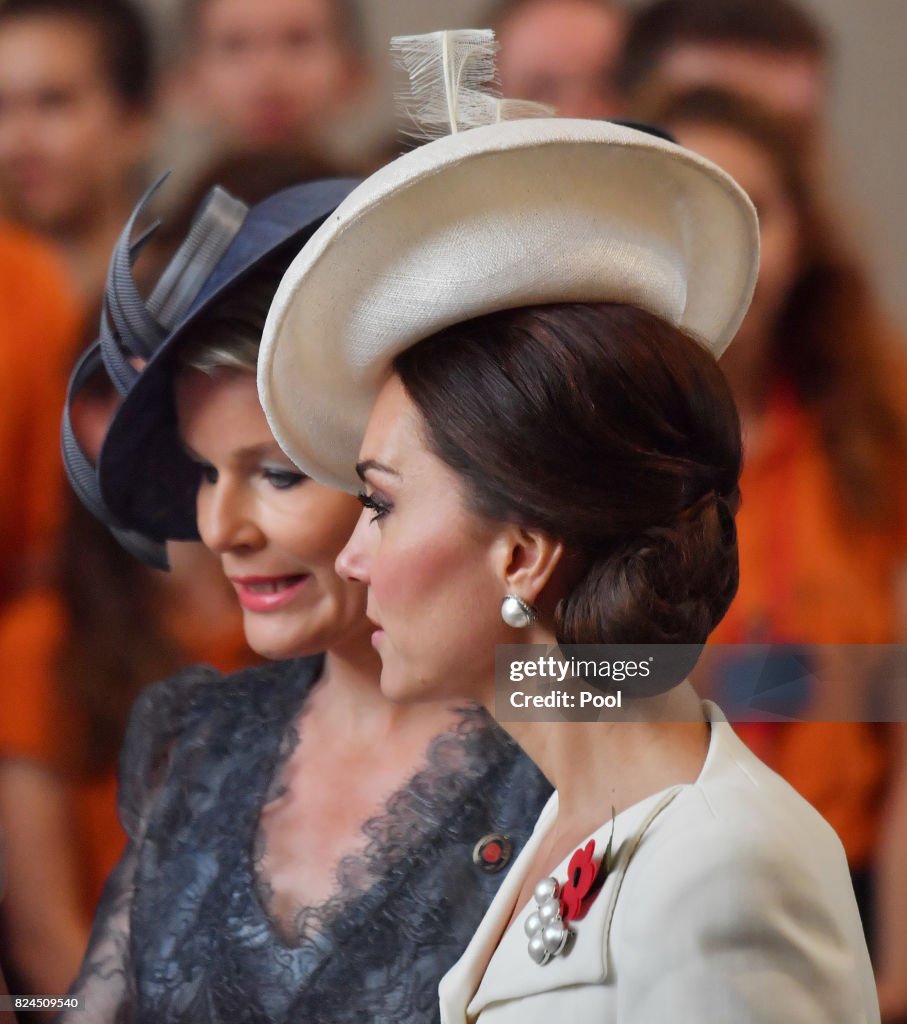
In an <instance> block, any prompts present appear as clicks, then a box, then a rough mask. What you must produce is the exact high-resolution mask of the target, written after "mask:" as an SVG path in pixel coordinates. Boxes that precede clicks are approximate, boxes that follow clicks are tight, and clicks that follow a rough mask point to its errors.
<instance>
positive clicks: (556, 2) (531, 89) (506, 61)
mask: <svg viewBox="0 0 907 1024" xmlns="http://www.w3.org/2000/svg"><path fill="white" fill-rule="evenodd" d="M486 20H488V22H489V23H490V24H491V25H492V26H493V27H494V29H495V34H496V36H497V38H498V41H499V42H500V43H501V51H500V53H499V54H498V69H499V72H500V79H501V86H502V90H503V93H504V95H505V96H519V97H520V98H521V99H526V100H533V101H534V102H537V103H545V104H548V105H549V106H551V107H553V108H554V111H555V113H556V114H557V115H558V116H560V117H588V118H606V117H613V116H614V115H615V114H616V113H617V112H618V111H619V109H620V99H619V97H618V95H617V93H616V91H615V83H614V75H615V70H616V65H617V61H618V56H619V53H620V48H621V45H622V43H623V37H624V26H625V21H626V18H625V15H624V12H623V10H622V8H621V7H620V6H619V4H617V3H615V2H612V0H503V2H502V3H499V4H498V5H497V7H495V8H493V9H492V10H491V11H490V12H489V18H488V19H486Z"/></svg>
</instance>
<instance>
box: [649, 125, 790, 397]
mask: <svg viewBox="0 0 907 1024" xmlns="http://www.w3.org/2000/svg"><path fill="white" fill-rule="evenodd" d="M668 127H669V128H670V130H671V131H672V132H673V133H674V134H675V135H676V137H677V140H678V142H680V144H681V145H683V146H686V147H687V148H689V149H692V150H694V151H695V152H697V153H701V154H702V155H703V156H704V157H707V158H708V159H709V160H712V161H714V162H715V163H716V164H718V166H719V167H721V168H723V169H724V170H725V171H727V172H728V174H730V175H731V176H732V177H733V178H735V179H736V180H737V181H738V182H739V184H740V185H741V186H742V188H743V189H744V190H745V191H746V192H747V194H748V195H749V197H750V199H752V201H753V204H754V205H755V207H756V210H757V212H758V214H759V236H760V243H761V250H760V257H759V279H758V281H757V283H756V291H755V294H754V295H753V301H752V304H751V306H750V308H749V311H748V312H747V314H746V318H745V319H744V321H743V324H742V326H741V328H740V330H739V331H738V333H737V336H736V338H735V340H734V343H733V345H731V346H730V347H729V348H728V350H727V352H726V353H725V354H724V355H723V356H722V358H721V366H722V369H723V370H724V371H725V373H727V375H728V379H729V380H730V381H731V384H732V385H733V384H736V383H737V382H741V381H746V380H747V379H749V378H751V377H752V376H754V375H760V374H761V373H762V372H763V371H764V370H765V368H766V364H767V361H768V360H769V359H770V356H771V345H772V339H773V336H774V331H775V325H776V323H777V320H778V316H779V314H780V312H781V310H782V307H783V306H784V304H785V302H786V300H787V297H788V295H789V294H790V291H791V288H792V287H793V285H794V283H795V281H796V279H797V275H798V274H799V271H800V265H801V249H800V242H799V237H800V214H799V212H798V210H797V206H796V204H795V202H794V199H793V198H792V197H791V195H790V194H789V191H788V189H787V187H786V184H785V181H784V178H783V175H782V172H781V169H780V168H779V166H778V164H777V162H776V160H775V159H774V158H773V156H772V154H771V153H770V152H769V151H768V150H767V149H766V148H764V147H763V146H760V145H759V144H758V143H757V142H756V141H755V140H754V139H752V138H751V137H749V136H748V135H746V134H744V133H743V132H741V131H737V130H735V129H734V128H731V127H730V126H727V125H718V124H711V123H700V122H694V121H691V122H686V123H684V122H681V123H678V124H669V125H668Z"/></svg>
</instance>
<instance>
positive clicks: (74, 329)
mask: <svg viewBox="0 0 907 1024" xmlns="http://www.w3.org/2000/svg"><path fill="white" fill-rule="evenodd" d="M81 319H82V311H81V307H80V305H79V302H78V300H77V298H76V296H75V294H74V289H73V287H72V283H71V281H70V280H69V277H68V275H67V273H66V269H65V267H64V265H63V263H62V261H61V260H60V258H59V255H58V254H57V253H56V252H54V251H53V249H52V248H51V247H49V246H48V245H47V244H46V243H45V242H44V241H43V240H41V239H40V238H38V237H36V236H34V235H32V234H31V233H30V232H28V231H26V230H24V229H22V228H19V227H17V226H14V225H11V224H0V608H2V607H3V606H4V605H5V604H6V603H7V602H8V601H9V600H10V599H11V598H12V597H13V596H14V595H15V594H16V593H17V592H18V591H19V590H21V589H22V588H24V587H26V586H27V585H28V584H29V582H33V581H34V579H35V578H36V577H37V575H38V574H39V573H40V571H41V569H42V566H43V565H44V564H45V563H46V560H47V556H48V551H49V549H50V548H51V547H52V546H53V542H54V536H55V530H56V528H57V526H58V523H59V520H60V506H61V499H62V495H63V493H64V492H63V479H62V473H61V467H60V455H59V440H58V439H59V433H60V427H59V422H60V409H61V407H62V404H63V396H64V395H65V393H66V376H67V373H68V370H69V366H70V364H71V362H72V358H73V354H74V353H75V351H76V348H77V346H78V343H79V338H80V333H81Z"/></svg>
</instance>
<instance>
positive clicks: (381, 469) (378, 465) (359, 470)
mask: <svg viewBox="0 0 907 1024" xmlns="http://www.w3.org/2000/svg"><path fill="white" fill-rule="evenodd" d="M370 469H374V470H375V471H377V472H378V473H387V474H388V475H389V476H396V477H399V476H400V474H399V473H398V472H397V470H396V469H392V468H391V467H390V466H385V465H384V463H383V462H377V461H376V460H375V459H366V460H365V462H358V463H356V474H357V475H358V477H359V479H360V480H361V481H362V482H363V483H365V474H366V473H367V472H368V471H369V470H370Z"/></svg>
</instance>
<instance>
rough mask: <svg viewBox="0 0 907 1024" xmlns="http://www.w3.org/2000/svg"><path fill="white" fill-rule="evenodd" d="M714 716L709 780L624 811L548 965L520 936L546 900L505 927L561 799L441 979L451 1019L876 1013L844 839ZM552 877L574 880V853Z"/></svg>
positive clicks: (486, 1023) (751, 1021) (777, 1021)
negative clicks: (581, 912) (607, 865)
mask: <svg viewBox="0 0 907 1024" xmlns="http://www.w3.org/2000/svg"><path fill="white" fill-rule="evenodd" d="M706 711H707V714H708V716H709V719H710V721H711V740H710V743H709V749H708V754H707V757H706V761H705V765H704V766H703V769H702V772H701V774H700V776H699V778H698V779H697V780H696V782H695V783H693V784H692V785H684V786H676V787H674V788H672V789H669V790H665V791H664V792H662V793H658V794H655V795H654V796H652V797H649V798H647V799H646V800H643V801H642V802H641V803H638V804H635V805H634V806H633V807H630V808H628V809H627V810H625V811H624V812H623V813H621V814H619V815H618V816H617V818H616V819H615V821H614V823H613V828H614V843H613V850H614V859H613V861H612V870H611V872H610V874H609V875H608V877H607V879H606V881H605V884H604V886H603V887H602V889H601V890H600V891H599V892H598V894H597V896H596V897H595V899H594V901H593V902H592V904H591V906H590V908H589V911H588V913H587V915H586V916H585V917H584V918H583V919H582V920H581V921H578V922H576V923H575V924H572V925H571V928H572V929H573V930H574V932H575V936H574V938H573V940H572V941H571V944H570V946H569V947H568V949H567V952H566V953H565V954H564V955H562V956H560V957H557V958H555V959H553V960H551V961H549V962H548V963H547V964H545V965H544V966H538V965H537V964H535V963H534V962H533V961H532V960H531V959H530V957H529V953H528V951H527V945H528V939H527V938H526V935H525V932H524V922H525V920H526V918H527V917H528V915H529V913H530V912H531V911H532V909H534V903H533V905H532V906H531V907H526V908H524V909H523V910H522V911H521V913H520V915H519V917H518V918H517V920H516V921H515V922H514V925H513V927H512V928H510V929H508V930H507V931H506V932H504V929H505V927H506V924H507V921H508V920H509V919H510V916H511V914H512V912H513V907H514V902H515V900H516V897H517V893H518V891H519V889H520V887H521V886H522V884H523V882H524V880H525V877H526V873H527V871H528V870H529V867H530V864H531V862H532V859H533V855H534V853H535V850H536V849H537V847H538V844H539V843H540V841H541V840H542V838H543V837H544V835H545V834H546V832H547V830H548V829H549V828H550V827H551V825H552V823H553V821H554V819H555V817H556V814H557V795H556V794H555V795H554V796H553V797H552V798H551V800H550V802H549V803H548V804H547V806H546V807H545V809H544V810H543V812H542V814H541V816H540V817H539V821H538V824H537V825H536V828H535V832H534V833H533V836H532V838H531V839H530V841H529V843H528V844H527V846H526V847H525V849H524V850H523V852H522V853H521V855H520V857H519V858H518V859H517V861H516V863H515V864H514V866H513V868H512V869H511V871H510V873H509V875H508V876H507V879H506V880H505V882H504V884H503V885H502V887H501V889H500V890H499V892H498V895H497V897H496V898H495V900H494V902H493V903H492V905H491V907H490V908H489V910H488V912H487V913H486V915H485V917H484V919H483V920H482V923H481V925H480V926H479V930H478V932H477V933H476V935H475V937H474V938H473V940H472V942H471V943H470V944H469V946H468V947H467V949H466V951H465V953H464V954H463V956H462V958H461V959H460V961H459V962H458V963H457V964H456V965H455V966H454V967H453V968H452V969H451V970H450V971H449V972H448V974H447V975H446V976H445V978H444V979H443V980H442V982H441V987H440V997H441V1020H442V1022H443V1024H464V1022H466V1021H469V1022H473V1021H476V1020H478V1021H480V1024H536V1022H538V1024H584V1022H587V1021H588V1022H590V1024H592V1022H594V1024H611V1022H619V1024H876V1022H878V1020H879V1008H878V1001H877V997H876V992H875V986H874V982H873V976H872V970H871V967H870V963H869V957H868V954H867V951H866V944H865V941H864V939H863V933H862V929H861V925H860V919H859V915H858V913H857V908H856V903H855V901H854V896H853V889H852V887H851V883H850V877H849V875H848V871H847V864H846V861H845V858H844V851H843V849H842V847H841V844H840V842H839V840H838V838H837V836H836V835H835V834H834V832H833V831H832V830H831V828H830V827H829V826H828V825H827V824H826V823H825V821H824V820H823V819H822V818H821V817H820V816H819V815H818V814H817V813H816V812H815V811H814V810H813V809H812V808H811V807H810V806H809V805H808V804H807V803H806V802H805V801H804V800H803V799H802V798H801V797H800V796H799V795H798V794H797V793H796V792H795V791H794V790H793V789H792V788H791V787H790V786H789V785H788V784H787V783H786V782H784V781H783V780H782V779H781V778H780V777H779V776H777V775H776V774H775V773H774V772H772V771H771V770H770V769H769V768H767V767H766V766H765V765H764V764H763V763H762V762H761V761H759V760H758V759H757V758H756V757H755V756H754V755H753V754H752V753H751V752H750V751H749V749H748V748H747V747H746V746H745V745H744V744H743V743H742V742H741V740H740V739H739V738H738V737H737V736H736V734H735V733H734V731H733V729H732V728H731V726H730V725H728V724H727V721H726V720H725V719H724V717H723V715H722V714H721V712H720V711H719V710H718V709H717V708H716V707H715V706H714V705H712V704H706ZM611 831H612V822H611V821H610V820H609V821H608V822H607V823H606V824H604V825H603V826H602V828H600V829H599V830H598V831H597V832H596V833H594V836H593V837H594V839H595V842H596V851H597V852H599V853H600V852H603V851H604V849H605V847H606V846H607V844H608V839H609V837H610V836H611ZM568 859H569V858H568ZM555 876H556V877H557V878H558V879H559V880H564V879H566V876H567V860H565V861H564V862H563V863H562V864H561V865H560V866H559V868H558V870H557V872H556V873H555ZM502 932H504V934H503V937H502Z"/></svg>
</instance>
